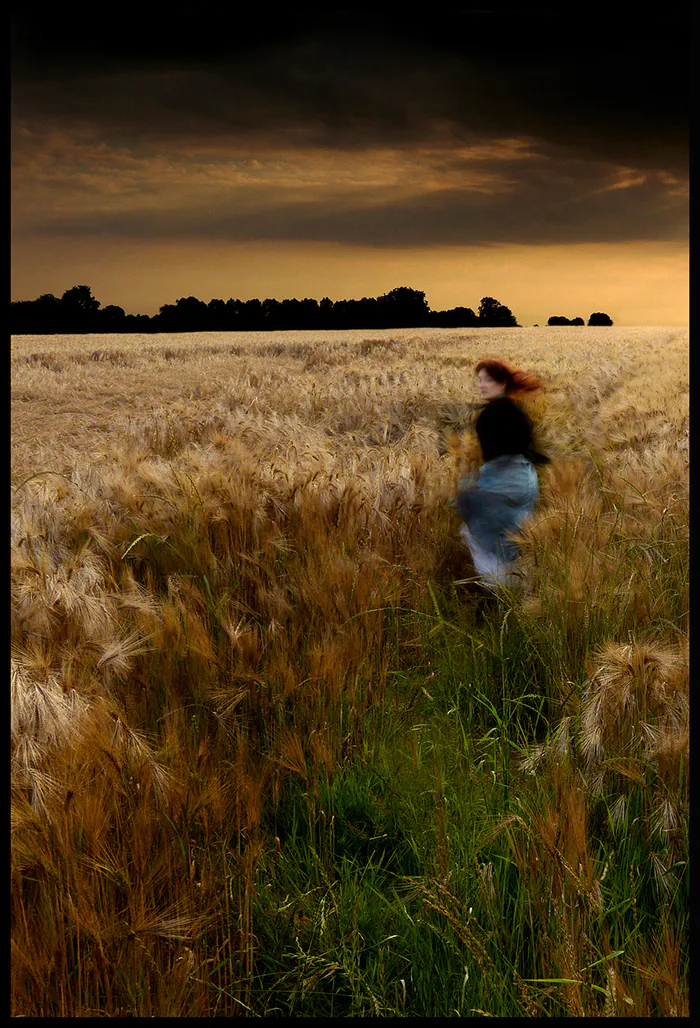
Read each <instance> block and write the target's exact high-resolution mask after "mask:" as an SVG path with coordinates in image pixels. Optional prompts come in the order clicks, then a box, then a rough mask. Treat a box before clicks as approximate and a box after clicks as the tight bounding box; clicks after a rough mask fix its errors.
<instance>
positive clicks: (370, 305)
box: [10, 285, 519, 335]
mask: <svg viewBox="0 0 700 1028" xmlns="http://www.w3.org/2000/svg"><path fill="white" fill-rule="evenodd" d="M508 326H513V327H519V326H518V322H517V321H516V319H515V317H514V315H513V313H512V311H511V310H510V308H508V307H506V306H505V305H504V304H502V303H500V302H499V301H498V300H495V299H494V298H493V297H492V296H484V297H483V298H482V300H481V303H480V304H479V308H478V310H477V311H476V312H475V311H474V310H472V308H471V307H452V308H451V309H449V310H442V311H433V310H431V309H430V307H429V306H428V303H427V301H426V299H425V293H424V292H422V291H421V290H419V289H411V288H409V287H408V286H399V287H398V288H396V289H391V290H390V291H389V292H388V293H384V294H383V295H382V296H378V297H363V298H362V299H361V300H336V301H333V300H331V299H329V297H327V296H326V297H324V298H323V299H322V300H310V299H303V300H297V299H291V300H274V299H266V300H257V299H254V300H245V301H244V300H235V299H229V300H219V299H212V300H210V301H209V302H208V303H205V302H204V301H203V300H199V299H197V297H196V296H183V297H181V298H180V299H179V300H177V302H176V303H173V304H168V303H166V304H163V306H162V307H161V308H160V310H159V312H158V314H154V315H152V316H149V315H147V314H127V313H126V312H125V311H124V309H123V308H122V307H118V306H116V305H114V304H108V305H107V306H106V307H103V306H102V304H101V303H100V301H99V300H96V299H95V297H94V296H93V295H92V290H91V289H90V287H89V286H86V285H78V286H73V287H72V288H71V289H67V290H66V292H65V293H63V295H62V296H61V297H56V296H54V295H53V293H43V294H42V295H41V296H39V297H38V298H37V299H36V300H15V301H13V302H12V303H11V304H10V333H11V334H12V335H51V334H55V333H70V334H78V335H82V334H85V333H89V332H237V331H242V332H255V331H268V332H269V331H272V330H275V329H284V330H288V329H303V330H308V329H328V330H331V329H353V328H362V329H377V328H500V327H508Z"/></svg>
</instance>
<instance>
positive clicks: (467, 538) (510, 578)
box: [459, 525, 517, 588]
mask: <svg viewBox="0 0 700 1028" xmlns="http://www.w3.org/2000/svg"><path fill="white" fill-rule="evenodd" d="M459 534H460V535H461V537H462V540H463V541H464V544H465V545H466V546H468V547H469V552H470V553H471V555H472V560H473V561H474V567H475V568H476V573H477V575H478V576H479V577H480V578H481V579H482V580H483V583H484V585H487V586H491V587H494V586H497V585H505V586H508V587H509V588H513V587H514V586H515V585H516V583H517V578H516V576H515V575H514V574H513V570H514V568H515V562H514V561H513V563H508V562H507V561H505V560H503V559H502V558H501V557H499V556H498V554H496V553H491V552H489V551H488V550H484V549H483V548H482V547H481V546H479V544H478V543H477V541H476V539H475V538H474V536H473V535H472V534H471V532H470V531H469V529H468V528H467V526H466V525H461V526H460V529H459Z"/></svg>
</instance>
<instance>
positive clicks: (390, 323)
mask: <svg viewBox="0 0 700 1028" xmlns="http://www.w3.org/2000/svg"><path fill="white" fill-rule="evenodd" d="M377 315H378V317H379V319H380V325H378V327H380V328H381V327H386V328H402V327H403V328H419V327H420V326H421V325H427V324H428V321H429V318H430V308H429V307H428V303H427V301H426V299H425V293H424V292H421V291H420V290H419V289H411V288H409V287H408V286H398V287H397V288H396V289H391V290H389V292H388V293H384V295H383V296H380V297H378V299H377Z"/></svg>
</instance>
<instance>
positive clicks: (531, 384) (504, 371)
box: [474, 357, 542, 396]
mask: <svg viewBox="0 0 700 1028" xmlns="http://www.w3.org/2000/svg"><path fill="white" fill-rule="evenodd" d="M482 369H483V370H484V371H485V372H486V373H487V374H488V375H489V376H490V377H491V378H492V379H494V381H495V382H502V383H503V384H504V385H505V387H506V394H507V395H508V396H517V395H518V394H520V393H533V392H534V391H535V390H536V389H541V388H542V383H541V382H540V380H539V378H535V376H534V375H528V373H527V372H526V371H522V370H521V369H520V368H514V367H513V365H512V364H508V363H507V362H506V361H502V360H497V359H496V358H495V357H485V358H484V359H483V360H480V361H479V363H478V364H477V365H476V367H475V368H474V374H475V375H478V374H479V372H480V371H481V370H482Z"/></svg>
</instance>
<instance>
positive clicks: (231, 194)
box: [11, 0, 690, 288]
mask: <svg viewBox="0 0 700 1028" xmlns="http://www.w3.org/2000/svg"><path fill="white" fill-rule="evenodd" d="M91 10H92V9H86V10H85V11H83V12H80V11H79V10H76V9H75V8H71V9H70V11H68V12H67V11H65V10H63V9H60V10H59V9H56V10H55V11H53V12H50V13H46V12H45V13H44V14H43V16H42V17H41V18H39V17H36V16H35V15H34V14H33V13H32V12H29V13H28V14H27V15H26V16H25V15H23V14H22V12H19V13H16V14H14V15H13V17H12V20H11V23H12V94H11V115H12V163H13V169H12V230H13V239H14V240H15V241H18V242H21V244H22V247H23V251H22V252H23V253H27V252H29V251H28V249H27V247H31V246H32V245H37V246H39V245H41V242H40V241H41V239H57V238H64V239H66V240H68V239H70V240H73V241H77V240H80V239H85V240H86V242H90V243H91V245H92V244H93V243H94V241H96V240H101V239H103V240H104V241H105V245H107V243H108V241H109V240H110V239H113V240H120V241H125V240H126V241H129V240H133V241H134V244H135V245H138V244H139V242H141V241H153V242H157V241H171V240H177V239H179V240H182V241H183V243H184V245H186V244H187V241H188V240H191V241H194V240H196V241H198V242H202V241H203V242H205V243H206V241H207V240H211V241H212V242H214V241H217V242H220V241H224V242H225V241H227V240H228V241H230V242H231V243H232V244H238V243H240V242H261V243H262V242H264V243H270V244H271V243H274V241H279V242H280V243H282V242H285V243H287V242H290V241H292V242H294V241H298V242H300V243H301V242H323V243H335V244H340V245H346V246H350V247H352V248H358V247H363V246H364V247H368V248H371V249H372V250H373V251H376V250H379V249H382V248H387V249H391V248H399V249H400V248H404V249H405V250H406V251H409V250H419V249H420V248H421V247H431V246H462V247H469V246H474V247H487V246H490V245H498V246H501V245H504V244H516V245H522V244H525V245H528V244H529V245H535V246H540V245H549V244H551V245H568V244H578V243H602V244H604V243H636V242H639V243H643V242H645V241H648V242H662V243H663V242H666V241H667V242H669V243H673V244H679V245H682V244H683V240H684V239H686V238H687V230H688V209H687V204H688V197H687V193H688V189H687V171H688V169H687V164H688V138H687V136H688V130H687V122H688V111H687V96H688V94H689V88H688V75H687V68H688V66H689V57H690V54H689V44H688V42H687V39H688V11H687V8H686V7H685V6H682V7H674V6H673V4H665V5H664V7H663V9H656V10H654V12H653V13H650V12H649V10H648V9H647V10H646V11H645V12H644V14H643V15H642V14H640V13H639V11H638V10H631V8H630V7H629V5H627V4H625V5H621V4H620V5H616V4H614V3H608V4H605V5H603V4H598V3H593V4H589V5H586V8H585V11H584V9H581V12H580V13H577V11H575V10H574V11H572V10H568V9H567V10H566V11H560V10H559V9H553V8H548V7H530V8H528V9H527V10H521V9H519V8H518V9H511V8H508V7H507V6H506V7H498V6H493V5H492V6H491V7H490V8H489V9H487V10H471V9H463V8H459V9H451V10H436V11H435V12H433V11H432V10H427V9H421V10H420V11H418V12H413V11H410V10H409V9H408V8H407V9H406V10H404V11H401V12H389V13H386V12H384V13H382V12H379V13H370V12H366V11H363V12H359V11H347V10H345V11H319V10H313V11H305V10H290V11H289V12H288V13H283V14H281V15H279V14H278V13H277V12H276V11H275V12H274V13H273V12H272V11H268V10H267V9H262V8H261V9H260V10H259V11H257V12H256V11H247V12H246V13H245V15H243V14H242V13H241V10H240V8H238V7H237V8H235V10H233V12H232V13H228V14H224V13H222V8H221V6H220V5H210V4H208V3H206V2H204V0H203V2H202V3H198V4H197V5H192V4H189V5H177V4H174V5H171V6H170V7H168V8H167V9H163V11H162V13H161V12H155V11H154V10H152V9H150V8H148V6H147V5H141V7H138V6H136V5H129V4H127V5H126V6H124V5H120V7H119V10H118V12H116V13H115V15H114V19H113V21H112V22H111V23H110V24H107V23H105V22H104V21H103V20H102V19H95V18H94V14H93V13H90V12H91ZM33 240H35V241H36V244H34V243H33V242H32V241H33ZM310 288H311V287H310Z"/></svg>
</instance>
